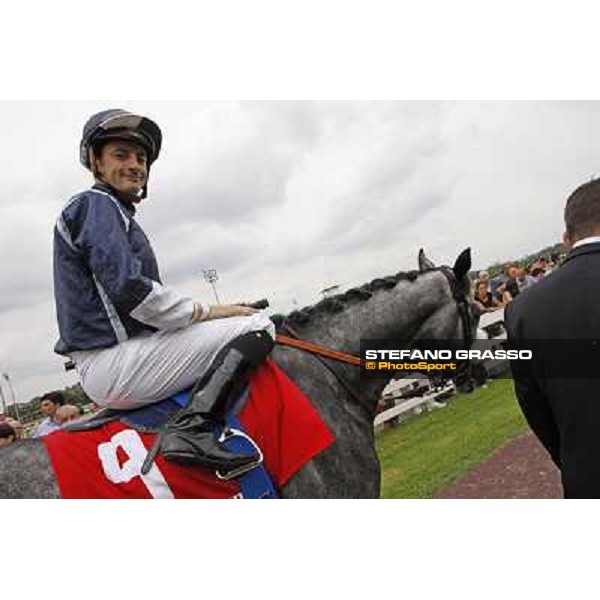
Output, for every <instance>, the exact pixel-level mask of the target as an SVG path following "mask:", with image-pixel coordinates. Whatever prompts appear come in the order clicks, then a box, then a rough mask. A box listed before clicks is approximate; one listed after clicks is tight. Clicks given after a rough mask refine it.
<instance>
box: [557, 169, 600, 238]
mask: <svg viewBox="0 0 600 600" xmlns="http://www.w3.org/2000/svg"><path fill="white" fill-rule="evenodd" d="M565 226H566V228H567V233H568V234H569V236H570V237H571V238H572V239H573V240H580V239H582V238H584V237H587V236H589V235H591V234H592V233H594V232H595V231H596V230H597V229H598V228H600V179H592V181H588V182H587V183H584V184H583V185H580V186H579V187H578V188H577V189H576V190H575V191H574V192H573V193H572V194H571V195H570V196H569V197H568V198H567V203H566V205H565Z"/></svg>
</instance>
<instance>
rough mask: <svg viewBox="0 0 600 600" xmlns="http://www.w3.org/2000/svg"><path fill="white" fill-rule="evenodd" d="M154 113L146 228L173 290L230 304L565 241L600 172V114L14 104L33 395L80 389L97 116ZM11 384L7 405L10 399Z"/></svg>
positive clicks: (577, 109) (7, 151)
mask: <svg viewBox="0 0 600 600" xmlns="http://www.w3.org/2000/svg"><path fill="white" fill-rule="evenodd" d="M113 106H120V107H123V108H128V109H131V110H135V111H141V112H144V113H147V114H148V115H149V116H151V117H152V118H154V119H155V120H156V121H157V122H158V123H159V125H160V126H161V128H162V129H163V135H164V147H163V148H164V150H163V153H162V155H161V157H160V159H159V161H158V162H157V163H156V165H155V167H154V168H153V170H152V174H151V180H150V194H149V197H148V198H147V199H146V200H145V201H144V203H143V204H142V205H141V206H140V210H139V212H138V217H139V222H140V224H141V225H142V227H143V228H144V229H145V230H146V232H147V234H148V236H149V237H150V239H151V241H152V244H153V246H154V249H155V252H156V254H157V256H158V260H159V264H160V266H161V271H162V275H163V280H164V281H165V283H167V284H168V285H172V286H173V287H174V288H176V289H177V290H178V291H180V292H182V293H186V294H188V295H191V296H194V297H197V298H198V299H199V300H201V301H204V302H211V301H212V300H213V296H212V290H211V288H210V287H209V286H208V285H207V284H206V282H205V281H204V280H203V278H202V269H206V268H215V269H217V270H218V272H219V282H218V284H217V285H218V290H219V294H220V296H221V300H222V301H226V302H233V301H236V300H245V299H258V298H262V297H268V298H269V299H270V301H271V304H272V307H273V311H274V312H287V311H289V310H291V309H293V308H296V307H300V306H303V305H306V304H312V303H313V302H315V301H317V300H318V299H319V297H320V295H319V291H320V290H322V289H323V288H325V287H328V286H331V285H334V284H338V285H340V286H341V287H342V288H344V287H348V286H350V285H354V284H360V283H363V282H364V281H366V280H369V279H372V278H374V277H376V276H381V275H386V274H390V273H394V272H397V271H398V270H401V269H413V268H415V267H416V261H417V252H418V250H419V248H420V247H424V248H425V249H426V251H427V252H428V254H429V256H430V257H431V258H432V259H433V260H434V261H435V262H437V263H447V264H451V263H452V262H453V261H454V259H455V258H456V256H457V255H458V253H459V252H460V251H461V250H462V249H463V248H465V247H467V246H471V248H472V250H473V259H474V266H475V267H476V268H479V267H484V266H487V265H488V264H490V263H492V262H496V261H499V260H505V259H509V258H513V257H519V256H521V255H523V254H525V253H529V252H532V251H534V250H536V249H538V248H540V247H543V246H546V245H548V244H551V243H554V242H555V241H557V240H558V239H559V237H560V235H561V233H562V208H563V205H564V201H565V198H566V197H567V195H568V194H569V193H570V192H571V191H572V190H573V189H574V188H575V187H576V186H577V185H579V184H580V183H582V182H584V181H586V180H588V179H589V178H590V177H592V176H593V175H595V174H599V171H600V137H599V136H597V135H595V132H596V131H597V127H598V128H600V103H598V102H581V103H574V102H569V103H566V102H535V103H533V102H511V103H506V102H503V103H500V102H498V103H494V102H492V103H490V102H487V103H475V102H458V103H446V102H437V103H436V102H371V103H365V102H220V103H216V102H195V103H194V102H181V103H173V102H168V103H167V102H136V103H135V104H130V103H128V102H109V103H106V102H97V103H94V102H63V103H58V102H44V103H35V102H19V103H17V102H3V103H2V111H1V112H0V131H2V141H1V142H0V161H1V164H2V165H3V168H2V170H1V171H0V203H1V206H2V213H1V215H2V218H1V219H0V256H1V257H2V258H1V260H2V269H0V287H1V289H2V294H1V295H0V330H1V331H2V344H1V345H0V372H7V373H9V375H10V377H11V379H12V381H13V384H14V387H15V392H16V394H17V397H18V398H19V399H20V400H23V401H24V400H28V399H29V398H31V397H33V396H35V395H39V394H41V393H43V392H44V391H47V390H49V389H55V388H62V387H64V386H65V385H71V384H72V383H75V382H76V376H75V375H73V374H67V373H65V372H64V370H63V368H62V362H63V361H62V359H61V358H60V357H58V356H57V355H55V354H53V350H52V348H53V346H54V343H55V341H56V338H57V330H56V324H55V315H54V300H53V292H52V228H53V225H54V221H55V219H56V216H57V214H58V213H59V211H60V209H61V206H62V204H63V203H64V202H65V201H66V200H67V199H68V198H69V197H70V196H71V195H73V194H74V193H75V192H77V191H79V190H82V189H85V188H86V187H88V186H89V183H90V177H89V174H88V173H87V172H86V171H85V170H84V169H83V167H81V166H80V165H79V163H78V144H79V135H80V131H81V128H82V126H83V123H84V121H85V120H86V118H87V117H88V116H89V115H90V114H92V113H93V112H96V111H99V110H103V109H105V108H107V107H113ZM6 392H7V390H6V386H5V395H6Z"/></svg>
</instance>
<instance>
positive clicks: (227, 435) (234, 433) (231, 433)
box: [215, 426, 263, 481]
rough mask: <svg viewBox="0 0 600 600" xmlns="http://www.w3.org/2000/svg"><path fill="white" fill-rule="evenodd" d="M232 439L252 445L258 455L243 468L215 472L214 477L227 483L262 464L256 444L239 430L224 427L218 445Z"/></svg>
mask: <svg viewBox="0 0 600 600" xmlns="http://www.w3.org/2000/svg"><path fill="white" fill-rule="evenodd" d="M232 437H240V438H242V439H245V440H246V441H248V442H250V444H252V446H253V447H254V449H255V450H256V454H257V455H258V458H257V459H256V460H255V461H254V462H251V463H248V464H247V465H244V466H243V467H238V468H237V469H231V471H227V472H226V473H222V472H221V471H218V470H217V471H215V475H216V476H217V478H218V479H221V480H223V481H229V480H230V479H235V478H236V477H240V475H244V473H248V472H249V471H252V470H253V469H256V467H259V466H260V465H262V463H263V453H262V451H261V449H260V448H259V446H258V444H257V443H256V442H255V441H254V440H253V439H252V438H251V437H250V436H249V435H248V434H247V433H244V432H243V431H241V430H240V429H235V428H233V427H227V426H225V427H224V428H223V431H222V433H221V435H220V436H219V443H223V442H225V441H227V440H229V439H231V438H232Z"/></svg>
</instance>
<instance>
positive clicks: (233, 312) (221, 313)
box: [206, 304, 259, 321]
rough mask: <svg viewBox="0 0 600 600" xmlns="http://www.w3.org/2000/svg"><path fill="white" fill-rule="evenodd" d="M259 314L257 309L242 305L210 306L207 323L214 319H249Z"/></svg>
mask: <svg viewBox="0 0 600 600" xmlns="http://www.w3.org/2000/svg"><path fill="white" fill-rule="evenodd" d="M257 312H259V311H258V310H257V309H256V308H251V307H250V306H241V305H240V304H216V305H215V304H213V305H211V306H209V312H208V316H207V317H206V320H207V321H211V320H212V319H225V318H227V317H248V316H250V315H253V314H254V313H257Z"/></svg>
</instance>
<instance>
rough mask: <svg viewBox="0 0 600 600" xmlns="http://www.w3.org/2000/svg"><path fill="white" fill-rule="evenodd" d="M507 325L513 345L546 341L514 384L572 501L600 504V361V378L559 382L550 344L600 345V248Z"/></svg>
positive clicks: (582, 255) (572, 262) (565, 268)
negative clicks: (596, 500)
mask: <svg viewBox="0 0 600 600" xmlns="http://www.w3.org/2000/svg"><path fill="white" fill-rule="evenodd" d="M505 324H506V328H507V333H508V339H509V340H512V341H517V343H518V341H523V340H545V342H543V343H542V344H541V345H540V344H538V345H536V346H535V352H534V356H535V360H534V361H532V362H531V363H529V362H528V361H518V364H517V363H516V362H513V365H512V366H513V378H514V385H515V392H516V395H517V399H518V401H519V405H520V406H521V409H522V411H523V414H524V415H525V418H526V419H527V421H528V423H529V425H530V427H531V428H532V429H533V431H534V432H535V434H536V435H537V436H538V438H539V439H540V441H541V442H542V444H543V445H544V446H545V447H546V449H547V450H548V452H549V453H550V456H551V457H552V459H553V460H554V462H555V463H556V465H557V466H558V467H559V468H560V470H561V474H562V482H563V488H564V492H565V497H567V498H600V362H598V364H597V371H595V373H594V375H595V376H597V377H598V379H589V378H588V379H582V378H577V379H575V378H573V377H571V378H565V379H557V378H556V377H557V376H560V370H559V372H557V370H556V368H555V367H556V364H557V362H556V359H555V357H554V355H552V356H551V353H550V348H552V350H553V351H555V350H556V348H557V344H556V343H550V342H549V341H550V340H563V342H559V343H558V347H559V348H565V352H567V350H566V348H567V347H568V343H564V341H565V340H574V339H576V340H591V339H596V338H597V339H599V340H600V243H594V244H587V245H583V246H580V247H578V248H576V249H575V250H573V251H572V252H571V253H570V254H569V256H568V257H567V259H566V260H565V262H564V263H563V265H562V266H561V267H559V268H557V269H555V270H554V271H553V272H552V273H551V274H550V275H548V276H547V277H546V278H545V279H542V280H541V281H540V282H539V283H537V284H536V285H534V286H532V287H530V288H528V289H526V290H524V291H523V292H522V293H521V294H520V295H519V297H518V298H516V299H515V300H514V302H512V303H511V304H510V305H509V306H508V307H507V309H506V311H505ZM566 360H569V357H568V356H567V357H566ZM550 365H552V367H551V366H550ZM565 376H566V374H565Z"/></svg>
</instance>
